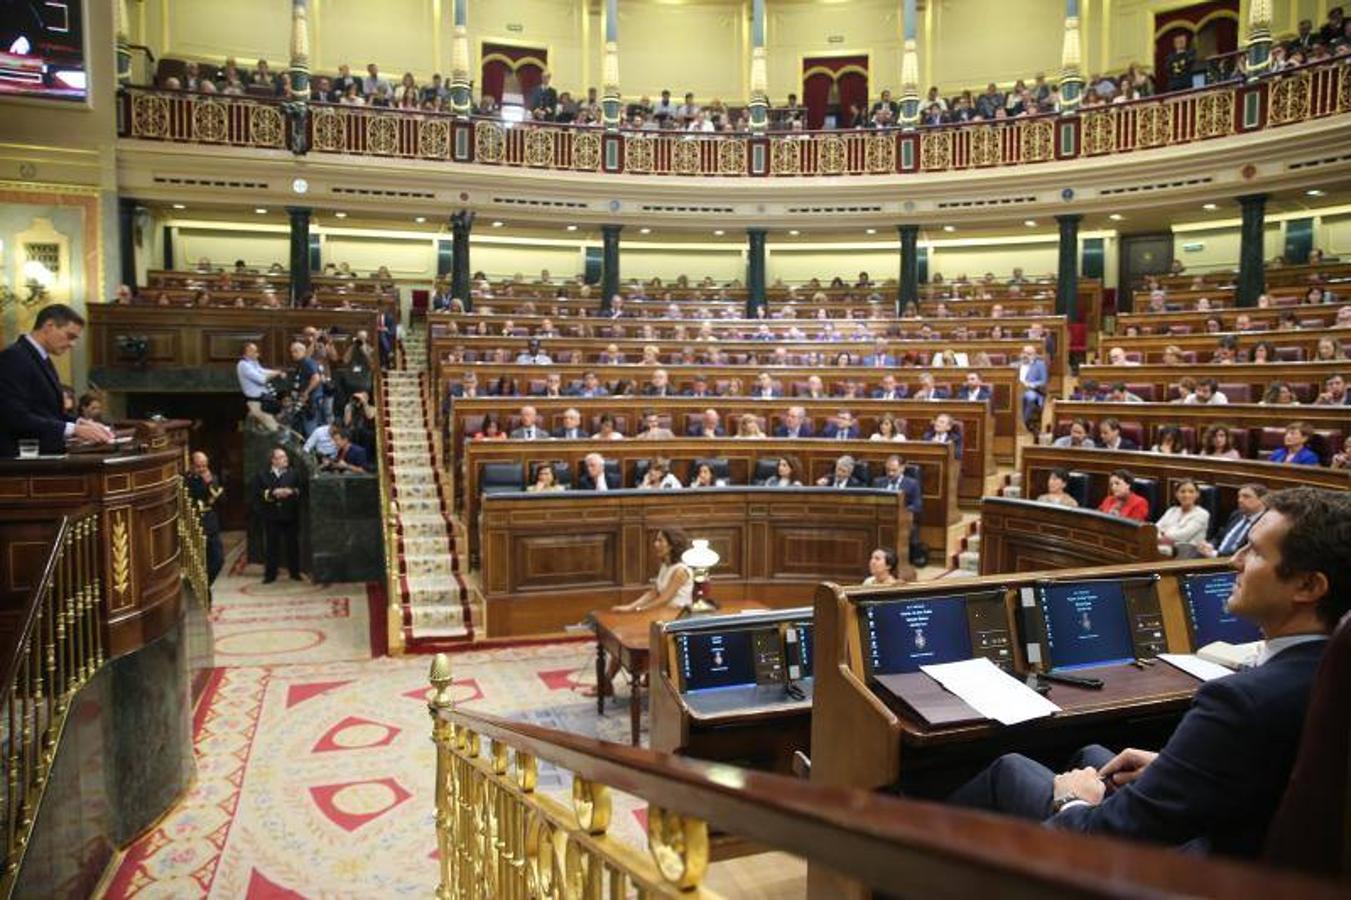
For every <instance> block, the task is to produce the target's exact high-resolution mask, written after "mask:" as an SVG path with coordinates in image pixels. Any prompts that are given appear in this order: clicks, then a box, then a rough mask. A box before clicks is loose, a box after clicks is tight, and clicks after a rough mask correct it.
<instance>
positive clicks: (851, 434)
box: [822, 409, 859, 441]
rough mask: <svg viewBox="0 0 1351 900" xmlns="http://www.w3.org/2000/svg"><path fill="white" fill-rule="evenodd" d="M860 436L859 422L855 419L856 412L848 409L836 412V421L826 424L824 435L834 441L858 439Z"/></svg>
mask: <svg viewBox="0 0 1351 900" xmlns="http://www.w3.org/2000/svg"><path fill="white" fill-rule="evenodd" d="M858 436H859V430H858V423H857V422H855V421H854V414H853V413H851V412H850V411H849V410H847V409H842V410H840V411H839V412H838V413H836V414H835V419H834V421H832V422H830V424H828V425H826V430H825V433H824V434H823V435H822V437H824V438H826V439H828V440H832V441H856V440H858Z"/></svg>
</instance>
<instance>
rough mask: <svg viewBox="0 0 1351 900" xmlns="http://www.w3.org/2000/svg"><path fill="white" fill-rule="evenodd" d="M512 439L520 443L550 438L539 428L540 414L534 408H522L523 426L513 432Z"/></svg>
mask: <svg viewBox="0 0 1351 900" xmlns="http://www.w3.org/2000/svg"><path fill="white" fill-rule="evenodd" d="M511 437H512V438H513V439H514V440H518V441H537V440H539V439H541V438H544V437H548V435H546V434H545V433H544V430H543V429H541V428H540V427H539V412H538V411H537V410H536V409H535V407H533V406H522V407H521V424H520V426H519V427H517V428H513V429H512V430H511Z"/></svg>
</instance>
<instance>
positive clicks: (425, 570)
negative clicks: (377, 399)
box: [382, 329, 474, 652]
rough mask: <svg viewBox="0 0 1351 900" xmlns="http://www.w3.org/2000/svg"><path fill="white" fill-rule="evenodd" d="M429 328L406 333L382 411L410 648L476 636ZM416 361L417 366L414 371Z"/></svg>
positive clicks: (433, 646) (424, 648)
mask: <svg viewBox="0 0 1351 900" xmlns="http://www.w3.org/2000/svg"><path fill="white" fill-rule="evenodd" d="M425 340H426V338H425V332H424V331H422V330H421V329H418V330H416V331H412V330H410V331H409V332H408V333H406V334H405V336H404V348H403V349H404V353H403V365H404V368H400V369H396V370H393V371H390V372H386V373H385V394H384V403H385V408H384V410H383V411H382V412H383V415H384V422H385V434H386V435H387V436H388V438H389V440H388V442H387V446H386V459H385V463H386V465H387V466H388V467H389V476H390V478H389V480H390V494H391V496H390V510H391V514H392V515H393V516H394V517H395V521H396V523H397V532H398V544H397V556H398V558H397V560H396V561H395V564H396V565H397V567H398V568H397V570H396V572H397V585H398V591H399V594H400V596H399V598H398V599H399V603H400V605H401V606H402V608H403V630H404V646H405V648H406V649H407V650H408V651H410V652H419V651H427V650H434V649H438V648H440V647H443V646H444V645H446V644H448V643H457V642H461V641H469V640H472V639H473V636H474V633H473V624H472V620H471V616H470V612H469V603H468V598H469V592H468V590H467V588H466V586H465V582H464V579H463V577H462V576H461V574H460V558H459V554H458V553H457V552H456V542H455V530H454V527H453V525H452V523H451V519H450V516H449V514H448V510H449V509H450V502H449V501H450V496H449V490H448V486H447V485H444V484H442V480H441V474H440V473H439V472H438V470H437V467H436V461H435V459H434V448H435V444H434V443H433V441H432V433H431V430H430V427H429V424H428V423H429V422H430V421H431V416H430V415H428V410H427V409H426V406H425V402H424V393H423V389H422V387H423V379H424V378H425V377H426V374H425V372H423V371H421V370H422V369H423V368H424V367H425V365H426V359H427V354H426V343H425ZM410 364H411V366H412V368H408V366H409V365H410Z"/></svg>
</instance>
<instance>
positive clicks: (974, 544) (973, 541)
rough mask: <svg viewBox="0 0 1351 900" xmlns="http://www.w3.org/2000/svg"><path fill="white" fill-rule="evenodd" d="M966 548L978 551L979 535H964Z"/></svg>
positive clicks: (974, 551)
mask: <svg viewBox="0 0 1351 900" xmlns="http://www.w3.org/2000/svg"><path fill="white" fill-rule="evenodd" d="M966 549H968V550H970V551H972V552H973V553H980V535H979V534H968V535H967V536H966Z"/></svg>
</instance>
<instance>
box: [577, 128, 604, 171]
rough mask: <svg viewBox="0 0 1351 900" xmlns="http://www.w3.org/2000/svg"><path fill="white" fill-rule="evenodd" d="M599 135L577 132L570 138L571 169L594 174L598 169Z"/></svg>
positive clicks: (590, 132)
mask: <svg viewBox="0 0 1351 900" xmlns="http://www.w3.org/2000/svg"><path fill="white" fill-rule="evenodd" d="M600 154H601V150H600V135H599V134H598V133H596V132H594V131H578V132H576V133H574V134H573V136H572V167H573V168H574V169H583V170H585V171H588V172H594V171H596V170H597V169H599V168H600Z"/></svg>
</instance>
